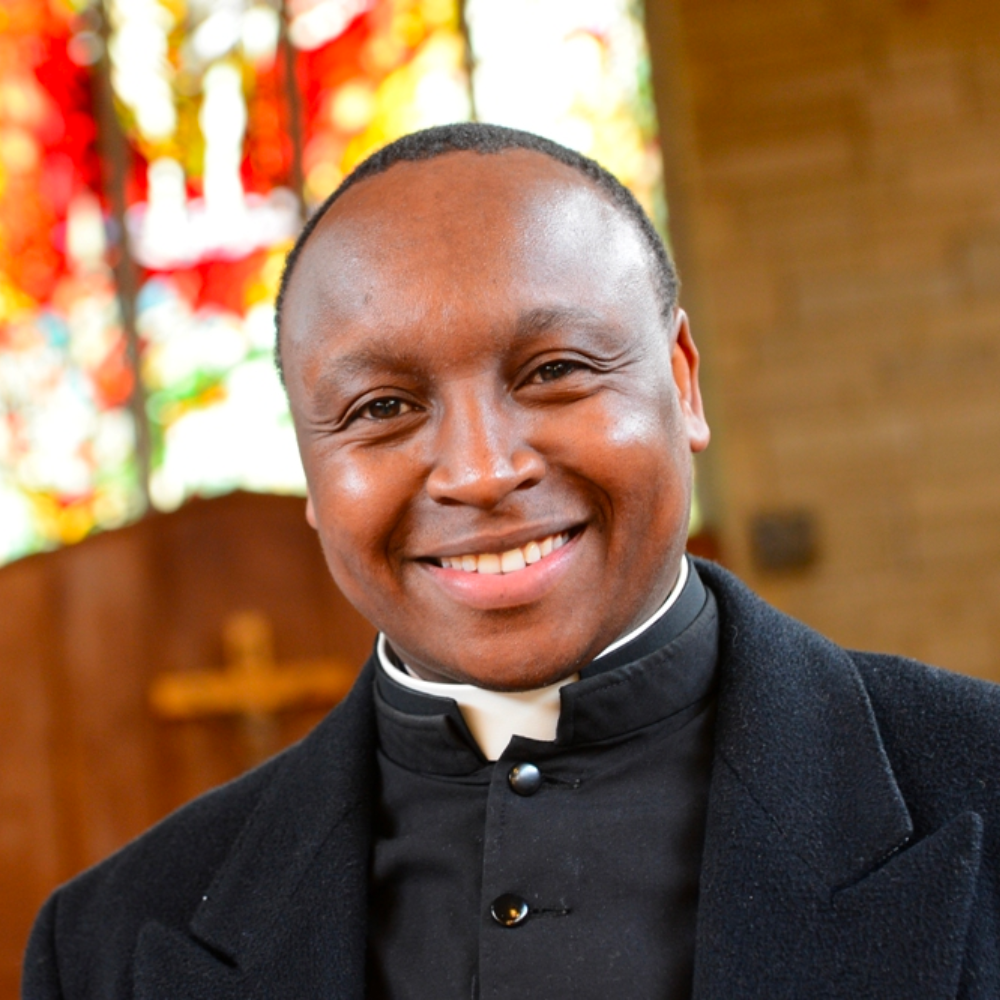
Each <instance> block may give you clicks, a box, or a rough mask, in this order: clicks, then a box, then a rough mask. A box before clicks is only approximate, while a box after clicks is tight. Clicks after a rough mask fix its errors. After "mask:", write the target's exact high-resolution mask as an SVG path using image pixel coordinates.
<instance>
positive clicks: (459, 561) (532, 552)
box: [441, 531, 569, 575]
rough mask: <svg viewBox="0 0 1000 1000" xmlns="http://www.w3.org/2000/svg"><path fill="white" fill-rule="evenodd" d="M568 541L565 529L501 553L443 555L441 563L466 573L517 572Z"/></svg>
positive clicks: (567, 533)
mask: <svg viewBox="0 0 1000 1000" xmlns="http://www.w3.org/2000/svg"><path fill="white" fill-rule="evenodd" d="M568 541H569V532H566V531H564V532H561V533H560V534H558V535H549V536H548V537H547V538H543V539H542V540H541V541H538V542H528V544H527V545H524V546H522V547H521V548H519V549H510V550H509V551H508V552H503V553H501V554H500V555H497V553H495V552H483V553H481V554H480V555H471V554H470V555H464V556H443V557H442V559H441V565H442V566H445V567H446V568H448V569H460V570H464V571H465V572H466V573H487V574H490V575H494V574H497V573H516V572H517V571H518V570H521V569H524V568H525V567H526V566H531V565H532V564H534V563H536V562H538V561H539V560H540V559H544V558H545V557H546V556H547V555H551V554H552V553H553V552H555V551H556V549H561V548H562V547H563V546H564V545H565V544H566V543H567V542H568Z"/></svg>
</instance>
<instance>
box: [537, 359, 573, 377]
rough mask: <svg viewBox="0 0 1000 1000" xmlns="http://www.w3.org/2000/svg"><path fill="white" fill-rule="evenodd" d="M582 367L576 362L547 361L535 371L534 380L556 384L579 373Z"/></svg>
mask: <svg viewBox="0 0 1000 1000" xmlns="http://www.w3.org/2000/svg"><path fill="white" fill-rule="evenodd" d="M580 367H581V366H580V365H579V364H577V363H576V362H575V361H547V362H546V363H545V364H544V365H541V366H540V367H538V368H537V369H536V370H535V374H534V379H535V380H536V381H538V382H555V381H556V379H560V378H565V377H566V376H567V375H570V374H572V373H573V372H575V371H577V370H578V369H579V368H580Z"/></svg>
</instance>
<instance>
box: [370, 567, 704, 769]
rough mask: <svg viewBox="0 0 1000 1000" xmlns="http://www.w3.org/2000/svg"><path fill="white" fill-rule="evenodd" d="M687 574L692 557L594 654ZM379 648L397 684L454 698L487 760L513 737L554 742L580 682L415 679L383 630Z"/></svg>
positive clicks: (677, 589) (662, 610)
mask: <svg viewBox="0 0 1000 1000" xmlns="http://www.w3.org/2000/svg"><path fill="white" fill-rule="evenodd" d="M688 572H689V570H688V560H687V557H685V558H683V559H681V571H680V573H679V574H678V575H677V582H676V583H675V584H674V587H673V590H671V591H670V594H669V596H668V597H667V599H666V600H665V601H664V602H663V604H661V605H660V607H659V608H658V609H657V611H655V612H654V613H653V615H652V616H651V617H650V618H647V619H646V621H644V622H643V623H642V624H641V625H640V626H639V627H638V628H635V629H633V630H632V631H631V632H629V633H628V635H623V636H622V637H621V638H620V639H616V640H615V641H614V642H613V643H611V645H610V646H608V648H607V649H605V650H603V651H602V652H601V654H600V655H599V656H597V657H595V660H599V659H600V658H601V657H602V656H607V655H608V653H612V652H614V651H615V650H616V649H620V648H621V647H622V646H624V645H625V644H626V643H627V642H631V641H632V640H633V639H635V638H637V637H638V636H640V635H642V633H643V632H645V631H646V629H648V628H650V627H651V626H653V625H655V624H656V623H657V622H658V621H659V620H660V619H661V618H662V617H663V616H664V615H665V614H666V613H667V612H668V611H669V610H670V609H671V608H672V607H673V605H674V604H675V603H676V601H677V598H678V597H680V595H681V591H683V590H684V585H685V584H686V583H687V579H688ZM376 649H377V651H378V659H379V665H380V666H381V668H382V669H383V670H384V671H385V672H386V673H387V674H388V675H389V677H391V678H392V679H393V680H394V681H395V682H396V683H397V684H401V685H402V686H403V687H407V688H411V689H412V690H414V691H419V692H421V693H422V694H429V695H433V696H434V697H436V698H452V699H454V701H456V702H457V703H458V707H459V710H460V711H461V713H462V717H463V718H464V719H465V723H466V725H467V726H468V727H469V732H470V733H472V736H473V738H474V739H475V741H476V743H478V744H479V749H480V750H482V752H483V754H484V755H485V757H486V758H487V760H497V759H498V758H499V756H500V755H501V754H502V753H503V752H504V750H505V749H506V748H507V744H508V743H510V741H511V737H513V736H526V737H528V738H529V739H532V740H554V739H555V738H556V727H557V726H558V724H559V706H560V701H559V690H560V688H563V687H565V686H566V685H567V684H572V683H573V681H576V680H579V677H580V675H579V674H572V675H571V676H569V677H564V678H563V679H562V680H561V681H556V683H555V684H549V685H548V686H546V687H542V688H534V689H532V690H530V691H488V690H487V689H486V688H481V687H476V686H475V685H474V684H449V683H447V682H445V681H425V680H424V679H423V678H422V677H415V676H414V675H413V674H412V673H409V672H408V670H409V668H407V669H406V670H400V669H399V667H397V666H395V665H394V664H393V662H392V660H391V659H390V657H389V654H388V650H387V649H386V639H385V635H384V634H383V633H381V632H380V633H379V637H378V642H377V644H376Z"/></svg>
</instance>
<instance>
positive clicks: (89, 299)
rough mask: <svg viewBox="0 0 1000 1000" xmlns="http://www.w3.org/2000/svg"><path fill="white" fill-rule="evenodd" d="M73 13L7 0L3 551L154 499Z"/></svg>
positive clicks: (1, 104) (2, 153)
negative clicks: (143, 465) (138, 450)
mask: <svg viewBox="0 0 1000 1000" xmlns="http://www.w3.org/2000/svg"><path fill="white" fill-rule="evenodd" d="M71 14H72V12H71V11H70V10H62V9H60V8H58V7H56V6H52V5H49V4H45V3H39V2H37V0H7V2H6V3H5V4H4V6H3V7H2V8H0V19H2V31H0V561H2V560H5V559H10V558H13V557H15V556H18V555H21V554H24V553H27V552H30V551H33V550H35V549H38V548H43V547H46V546H48V545H52V544H58V543H64V542H73V541H76V540H78V539H80V538H82V537H83V536H84V535H86V534H87V533H88V532H89V531H90V530H92V528H93V527H94V526H95V525H101V526H105V527H108V526H113V525H117V524H121V523H123V522H124V521H126V520H128V519H129V518H130V517H132V516H134V515H135V514H137V513H138V512H139V511H140V510H141V490H140V489H139V483H138V480H137V467H136V461H135V446H134V439H135V433H134V425H133V423H132V417H131V413H130V411H129V407H128V402H129V398H130V395H131V393H132V390H133V375H132V370H131V368H130V366H129V364H128V362H127V358H126V343H125V338H124V336H123V333H122V329H121V322H120V315H119V309H118V302H117V299H116V297H115V286H114V282H113V279H112V273H111V268H110V266H109V256H108V240H107V236H108V227H107V220H106V214H105V211H104V209H103V206H102V200H101V196H100V192H101V175H100V160H99V157H98V151H97V146H96V142H97V132H96V127H95V124H94V118H93V111H92V108H93V94H92V92H91V89H92V88H91V77H90V74H89V71H88V69H87V67H86V65H81V64H85V62H86V60H87V58H88V53H87V52H86V51H85V49H84V48H83V46H84V45H85V41H84V42H83V43H80V44H77V45H75V46H74V44H73V42H74V35H73V32H72V30H71V23H70V22H71ZM74 60H75V61H74Z"/></svg>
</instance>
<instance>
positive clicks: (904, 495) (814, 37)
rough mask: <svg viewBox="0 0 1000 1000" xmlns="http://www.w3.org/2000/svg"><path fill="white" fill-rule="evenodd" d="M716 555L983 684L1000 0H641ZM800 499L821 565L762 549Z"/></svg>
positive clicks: (799, 600)
mask: <svg viewBox="0 0 1000 1000" xmlns="http://www.w3.org/2000/svg"><path fill="white" fill-rule="evenodd" d="M647 6H648V18H649V21H650V32H651V43H652V46H653V54H654V72H655V74H656V84H657V97H658V101H659V104H660V112H661V120H662V122H663V130H664V135H665V141H666V147H667V148H666V152H667V161H668V162H667V167H668V196H669V199H670V203H671V213H672V234H673V239H674V243H675V248H676V254H677V257H678V262H679V264H680V267H681V273H682V278H683V279H684V280H685V295H684V299H685V303H686V304H687V305H688V306H689V310H690V312H691V313H692V317H693V322H694V328H695V336H696V339H698V340H699V341H700V342H701V343H702V346H703V353H704V354H705V357H706V368H707V371H706V380H707V393H708V397H709V404H710V407H711V413H710V416H711V417H712V418H713V423H714V426H715V429H716V431H717V434H716V440H715V442H714V443H713V446H712V449H711V451H712V452H713V453H714V454H713V455H712V457H711V459H709V461H708V462H707V463H706V466H705V468H704V469H703V470H702V472H703V482H704V488H705V490H706V493H707V499H708V502H709V506H710V508H711V514H712V517H713V519H714V521H715V524H716V527H717V529H718V531H719V533H720V536H721V542H722V546H723V555H724V558H725V560H726V561H727V562H728V563H729V564H730V565H731V566H732V567H733V568H734V569H735V570H736V571H737V572H738V573H739V574H740V575H741V576H742V577H743V578H744V579H745V580H747V581H748V582H749V583H750V584H751V585H752V586H754V587H755V588H756V589H757V590H758V591H760V592H761V593H762V594H764V595H765V596H766V597H767V598H768V599H770V600H772V601H773V602H774V603H776V604H777V605H778V606H780V607H782V608H783V609H785V610H787V611H789V612H790V613H792V614H794V615H796V616H797V617H799V618H802V619H803V620H805V621H807V622H809V623H810V624H812V625H814V626H816V627H817V628H819V629H821V630H822V631H824V632H825V633H827V634H828V635H830V636H832V637H833V638H835V639H837V640H838V641H840V642H843V643H845V644H848V645H852V646H860V647H865V648H873V649H881V650H891V651H895V652H902V653H905V654H908V655H912V656H916V657H919V658H920V659H924V660H928V661H930V662H933V663H937V664H940V665H943V666H947V667H950V668H952V669H956V670H961V671H964V672H967V673H970V674H975V675H978V676H982V677H989V678H992V679H995V680H1000V3H997V2H996V0H829V2H825V0H647ZM786 508H806V509H808V510H809V511H811V512H812V513H813V514H814V515H815V517H816V520H817V523H818V526H819V536H820V543H821V552H820V558H819V560H818V562H817V563H816V564H815V565H814V566H813V567H812V568H810V569H808V570H806V571H804V572H802V573H801V574H799V575H789V576H784V577H783V576H768V575H764V574H760V573H758V572H756V571H755V569H754V566H753V564H752V560H751V553H750V548H749V530H748V528H749V521H750V519H751V517H752V516H753V515H754V514H755V513H757V512H761V511H770V510H776V509H778V510H780V509H786Z"/></svg>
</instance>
